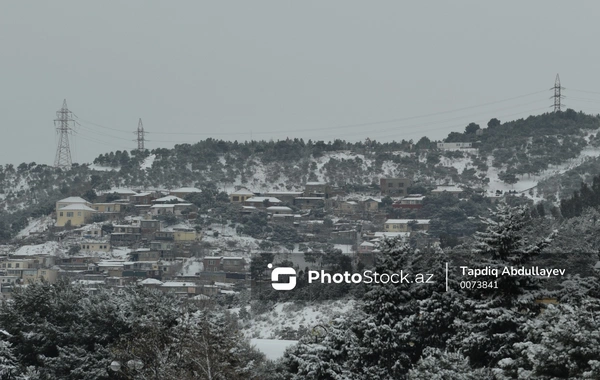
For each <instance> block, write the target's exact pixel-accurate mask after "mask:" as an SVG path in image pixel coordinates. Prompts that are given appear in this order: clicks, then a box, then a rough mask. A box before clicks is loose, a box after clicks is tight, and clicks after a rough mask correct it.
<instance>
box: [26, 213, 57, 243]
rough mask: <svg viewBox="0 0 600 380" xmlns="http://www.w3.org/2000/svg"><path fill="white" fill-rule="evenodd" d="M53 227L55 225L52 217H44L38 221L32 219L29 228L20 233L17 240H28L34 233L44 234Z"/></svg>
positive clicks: (37, 219)
mask: <svg viewBox="0 0 600 380" xmlns="http://www.w3.org/2000/svg"><path fill="white" fill-rule="evenodd" d="M52 225H54V220H53V219H52V218H51V217H50V216H42V217H39V218H36V219H31V220H30V221H29V224H28V225H27V227H25V228H23V229H22V230H21V231H19V233H18V234H17V238H26V237H27V236H29V235H31V234H34V233H40V232H44V231H46V230H47V229H48V227H49V226H52Z"/></svg>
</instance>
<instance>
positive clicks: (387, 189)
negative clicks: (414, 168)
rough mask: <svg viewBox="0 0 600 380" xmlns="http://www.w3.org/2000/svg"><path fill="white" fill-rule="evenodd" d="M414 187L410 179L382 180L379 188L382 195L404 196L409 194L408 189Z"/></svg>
mask: <svg viewBox="0 0 600 380" xmlns="http://www.w3.org/2000/svg"><path fill="white" fill-rule="evenodd" d="M411 185H412V181H411V180H410V179H409V178H380V179H379V188H380V190H381V195H388V196H390V197H394V196H404V195H407V194H408V188H409V187H410V186H411Z"/></svg>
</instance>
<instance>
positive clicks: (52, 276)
mask: <svg viewBox="0 0 600 380" xmlns="http://www.w3.org/2000/svg"><path fill="white" fill-rule="evenodd" d="M57 278H58V269H50V268H37V269H25V270H23V283H24V284H29V283H36V282H42V281H43V282H47V283H50V284H54V283H55V282H56V280H57Z"/></svg>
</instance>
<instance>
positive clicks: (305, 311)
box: [242, 300, 356, 339]
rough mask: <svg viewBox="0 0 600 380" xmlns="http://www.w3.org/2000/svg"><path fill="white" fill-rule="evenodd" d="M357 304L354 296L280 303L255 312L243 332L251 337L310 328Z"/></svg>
mask: <svg viewBox="0 0 600 380" xmlns="http://www.w3.org/2000/svg"><path fill="white" fill-rule="evenodd" d="M355 304H356V301H354V300H335V301H323V302H313V303H310V304H308V305H305V306H303V305H301V304H298V303H294V302H283V303H277V304H276V305H275V306H274V307H273V308H272V309H271V310H270V311H269V312H267V313H264V314H260V315H255V316H254V318H253V319H251V320H250V321H248V322H247V323H246V325H245V326H243V328H242V332H243V334H244V335H245V336H246V337H249V338H264V339H277V338H279V337H281V335H282V333H283V332H285V331H286V330H288V331H289V330H293V331H298V330H299V329H301V328H302V329H305V330H307V331H310V330H311V329H312V328H314V327H315V326H316V325H320V324H323V325H327V324H329V322H330V321H331V320H332V319H333V318H335V317H337V316H339V315H341V314H345V313H346V312H348V311H350V310H352V309H353V308H354V306H355Z"/></svg>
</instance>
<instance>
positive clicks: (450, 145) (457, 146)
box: [437, 142, 473, 150]
mask: <svg viewBox="0 0 600 380" xmlns="http://www.w3.org/2000/svg"><path fill="white" fill-rule="evenodd" d="M437 147H438V149H442V150H461V149H469V148H473V143H472V142H439V143H437Z"/></svg>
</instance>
